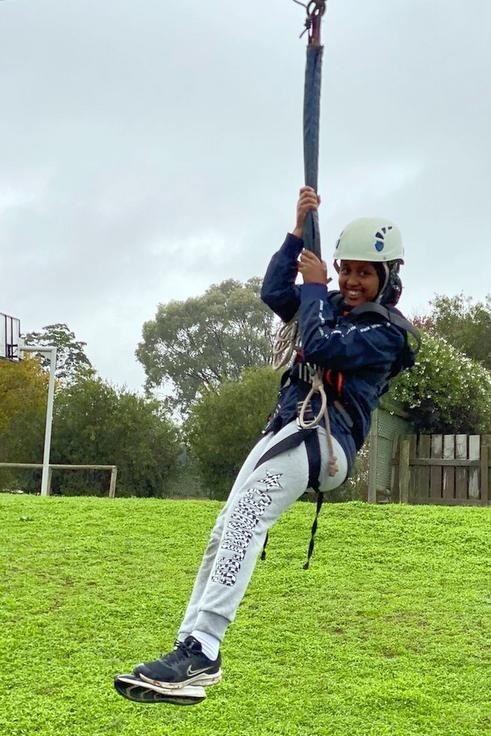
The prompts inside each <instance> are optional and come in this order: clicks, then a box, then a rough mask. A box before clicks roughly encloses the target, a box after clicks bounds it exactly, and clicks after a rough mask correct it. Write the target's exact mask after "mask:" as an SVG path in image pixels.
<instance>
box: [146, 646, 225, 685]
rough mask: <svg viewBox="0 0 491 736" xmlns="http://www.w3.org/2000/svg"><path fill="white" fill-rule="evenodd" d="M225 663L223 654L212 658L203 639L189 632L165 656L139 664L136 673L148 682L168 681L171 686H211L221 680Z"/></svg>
mask: <svg viewBox="0 0 491 736" xmlns="http://www.w3.org/2000/svg"><path fill="white" fill-rule="evenodd" d="M221 663H222V658H221V656H220V654H218V657H217V658H216V659H215V661H213V660H211V659H208V657H206V656H205V655H204V654H203V652H202V649H201V644H200V642H199V641H198V640H197V639H195V638H194V636H188V637H187V638H186V639H185V640H184V641H183V642H181V641H177V642H176V645H175V648H174V651H173V652H171V653H170V654H166V655H165V657H161V658H160V659H156V660H154V661H153V662H145V663H143V664H139V665H137V666H136V667H135V669H134V670H133V674H134V675H135V677H139V678H140V679H142V680H144V681H145V682H151V683H153V684H155V685H164V686H165V687H167V688H169V689H172V688H180V687H184V686H185V685H202V686H203V687H207V686H209V685H216V684H217V683H218V682H220V680H221V677H222V671H221V669H220V666H221Z"/></svg>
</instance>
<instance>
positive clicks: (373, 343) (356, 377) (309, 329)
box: [261, 234, 414, 467]
mask: <svg viewBox="0 0 491 736" xmlns="http://www.w3.org/2000/svg"><path fill="white" fill-rule="evenodd" d="M302 248H303V241H302V240H301V239H300V238H296V237H295V236H294V235H291V234H288V235H287V237H286V240H285V242H284V243H283V245H282V246H281V248H280V250H279V251H278V252H277V253H275V254H274V256H273V258H272V259H271V262H270V264H269V266H268V269H267V271H266V275H265V277H264V281H263V286H262V291H261V298H262V300H263V301H264V302H265V303H266V304H267V305H268V306H269V307H270V308H271V309H272V310H273V311H274V312H275V313H276V314H277V315H278V316H279V317H281V319H282V320H283V321H285V322H288V321H289V320H290V319H292V317H293V316H294V315H295V314H296V313H297V312H298V324H299V333H300V339H301V345H302V356H301V357H300V361H303V362H307V363H310V364H312V363H313V364H316V365H317V366H320V367H322V368H323V370H325V371H326V370H328V369H331V374H332V375H334V376H338V375H339V373H341V374H342V388H341V391H340V393H335V394H334V395H333V389H332V387H331V386H330V385H329V386H328V387H327V388H328V389H329V390H330V392H331V399H332V398H335V399H338V400H337V401H336V402H332V401H331V402H330V405H329V419H330V422H331V432H332V434H333V436H334V437H335V438H336V439H337V440H338V442H339V443H340V444H341V446H342V447H343V449H344V451H345V453H346V457H347V459H348V465H349V466H350V467H351V466H352V464H353V461H354V458H355V455H356V452H357V450H359V449H360V447H361V446H362V444H363V442H364V441H365V438H366V436H367V434H368V431H369V429H370V420H371V412H372V410H373V409H374V408H375V407H376V406H377V403H378V400H379V398H380V396H381V395H382V394H383V393H384V392H385V391H387V389H388V381H389V378H390V377H392V376H394V375H396V374H397V373H398V372H399V371H401V370H404V369H405V368H409V367H410V366H411V365H413V363H414V357H413V354H412V352H411V350H410V349H409V346H408V341H407V333H406V331H405V330H404V329H403V328H401V327H398V326H395V325H394V324H392V323H390V322H388V321H387V320H386V319H384V317H382V316H380V315H378V314H362V315H360V316H359V317H358V318H357V319H356V320H354V319H351V320H350V315H349V308H347V307H346V305H344V303H342V300H341V299H340V298H339V292H338V291H328V290H327V287H326V286H325V285H323V284H303V285H296V284H295V279H296V277H297V259H298V256H299V254H300V251H301V250H302ZM347 309H348V311H347ZM298 360H299V359H298V358H297V366H296V367H294V368H290V369H288V370H287V371H286V372H285V373H284V374H283V377H282V381H281V383H282V387H281V389H280V392H279V394H278V403H277V405H276V409H275V411H274V413H273V415H272V417H271V419H270V421H269V422H268V425H267V426H266V430H265V431H269V430H271V429H272V430H273V431H275V432H276V431H277V430H278V429H280V427H282V426H283V425H284V424H287V423H288V422H290V421H292V419H294V418H295V417H296V415H297V402H298V401H301V400H302V399H303V398H304V397H305V395H306V390H307V389H308V388H309V387H308V386H306V384H305V383H304V382H303V381H301V380H298V378H297V375H298ZM336 383H337V382H336ZM340 405H341V406H340ZM319 407H320V399H319V398H318V394H316V395H315V397H314V400H313V409H314V411H315V412H316V413H317V411H318V409H319Z"/></svg>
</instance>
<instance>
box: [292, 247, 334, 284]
mask: <svg viewBox="0 0 491 736" xmlns="http://www.w3.org/2000/svg"><path fill="white" fill-rule="evenodd" d="M298 270H299V272H300V273H301V274H302V276H303V282H304V284H327V283H328V279H327V266H326V264H325V262H324V261H320V260H319V259H318V258H317V256H316V255H315V254H314V253H312V251H310V250H306V249H305V248H304V249H303V251H302V252H301V253H300V258H299V260H298Z"/></svg>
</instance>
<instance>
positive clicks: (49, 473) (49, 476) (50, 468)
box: [47, 465, 53, 496]
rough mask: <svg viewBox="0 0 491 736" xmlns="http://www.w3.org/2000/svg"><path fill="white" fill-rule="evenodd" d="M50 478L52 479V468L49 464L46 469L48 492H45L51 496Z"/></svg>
mask: <svg viewBox="0 0 491 736" xmlns="http://www.w3.org/2000/svg"><path fill="white" fill-rule="evenodd" d="M52 480H53V468H52V467H51V465H50V466H49V469H48V494H47V495H48V496H51V481H52Z"/></svg>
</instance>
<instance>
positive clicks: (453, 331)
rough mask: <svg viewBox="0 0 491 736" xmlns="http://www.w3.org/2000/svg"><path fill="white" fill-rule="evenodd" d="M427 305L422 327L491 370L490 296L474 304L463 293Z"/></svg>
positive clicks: (443, 297)
mask: <svg viewBox="0 0 491 736" xmlns="http://www.w3.org/2000/svg"><path fill="white" fill-rule="evenodd" d="M430 306H431V307H432V309H431V312H430V313H429V314H428V315H426V316H425V317H423V318H421V319H420V320H419V321H420V323H421V326H422V327H423V328H425V329H426V330H428V331H430V332H431V333H432V334H435V335H440V337H444V338H445V340H447V342H449V343H450V345H453V346H454V347H455V348H457V350H459V351H460V352H462V353H464V354H465V355H467V357H468V358H472V359H473V360H478V361H479V362H480V363H482V365H483V366H485V367H486V368H487V369H488V370H491V294H488V296H487V297H486V299H485V301H483V302H476V303H474V302H473V300H472V299H471V298H470V297H465V296H464V295H463V294H458V295H457V296H452V297H450V296H444V295H439V296H436V297H435V299H433V301H431V302H430Z"/></svg>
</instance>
